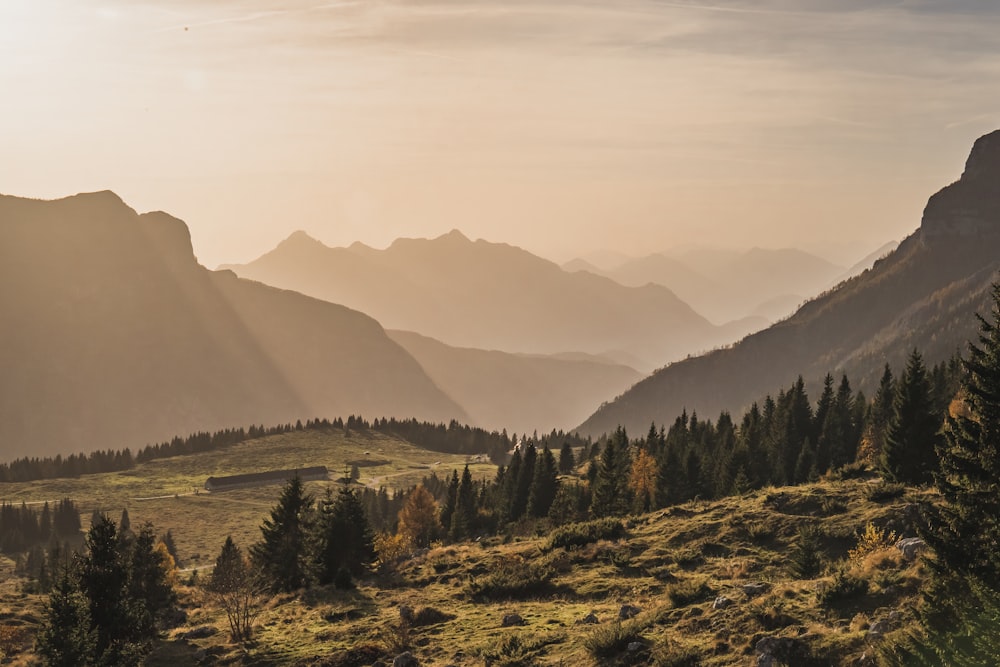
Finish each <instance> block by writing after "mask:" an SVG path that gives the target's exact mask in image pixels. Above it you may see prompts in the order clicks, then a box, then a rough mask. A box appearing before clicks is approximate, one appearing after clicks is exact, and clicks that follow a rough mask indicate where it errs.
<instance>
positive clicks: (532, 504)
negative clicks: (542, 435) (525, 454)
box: [528, 445, 559, 517]
mask: <svg viewBox="0 0 1000 667" xmlns="http://www.w3.org/2000/svg"><path fill="white" fill-rule="evenodd" d="M558 487H559V471H558V470H557V469H556V459H555V457H554V456H552V452H551V451H549V448H548V445H546V446H545V447H543V448H542V453H541V454H539V455H538V457H537V460H536V461H535V476H534V479H532V481H531V493H530V494H529V496H528V514H530V515H531V516H534V517H544V516H546V515H547V514H548V513H549V508H550V507H552V501H553V500H555V498H556V491H557V490H558Z"/></svg>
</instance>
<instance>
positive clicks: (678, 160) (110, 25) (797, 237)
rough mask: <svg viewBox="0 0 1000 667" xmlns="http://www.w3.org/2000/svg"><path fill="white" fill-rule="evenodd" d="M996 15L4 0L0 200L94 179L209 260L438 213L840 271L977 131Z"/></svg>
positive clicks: (522, 241) (781, 0) (991, 73)
mask: <svg viewBox="0 0 1000 667" xmlns="http://www.w3.org/2000/svg"><path fill="white" fill-rule="evenodd" d="M997 34H1000V5H998V4H997V3H995V2H992V1H991V0H960V1H949V2H931V1H929V0H926V1H912V2H910V1H897V2H889V1H883V2H879V1H871V2H867V1H864V0H849V1H844V0H812V1H803V2H793V1H792V0H766V1H761V2H751V1H749V0H745V1H739V0H718V1H717V2H714V3H711V4H709V3H701V2H686V1H676V2H652V1H640V0H625V1H622V2H615V3H596V2H570V1H567V2H553V3H546V2H533V3H528V2H517V1H513V2H512V1H509V0H507V1H504V2H500V1H499V0H495V1H490V0H471V1H465V2H450V3H449V2H394V1H385V2H326V3H323V2H303V1H301V0H294V1H290V2H280V3H279V2H273V1H267V0H241V1H240V2H202V1H200V0H199V1H196V0H161V1H152V0H150V1H145V2H134V1H129V2H125V1H124V0H103V1H101V2H96V1H93V0H73V1H69V0H65V1H62V2H59V1H54V0H4V2H3V3H2V4H0V89H2V90H3V94H2V99H0V127H2V128H3V130H2V132H0V137H2V140H0V146H2V151H3V157H4V159H3V161H2V163H0V191H2V192H5V193H11V194H17V195H22V196H31V197H41V198H54V197H61V196H65V195H67V194H71V193H74V192H81V191H95V190H102V189H113V190H115V191H116V192H117V193H119V194H120V195H121V196H122V197H123V199H124V200H125V201H127V202H129V204H130V205H132V206H134V207H135V208H137V209H139V210H140V211H145V210H156V209H162V210H166V211H169V212H170V213H172V214H174V215H177V216H178V217H180V218H183V219H184V220H185V221H187V223H188V224H189V225H190V228H191V231H192V236H193V242H194V248H195V252H196V254H197V255H198V256H199V259H200V260H201V261H202V262H203V263H205V264H207V265H209V266H215V265H217V264H219V263H222V262H240V261H247V260H250V259H252V258H254V257H256V256H258V255H260V254H262V253H263V252H266V251H267V250H269V249H270V248H272V247H274V245H275V244H276V243H277V242H278V241H279V240H281V239H282V238H284V237H286V236H287V235H288V234H289V233H290V232H291V231H293V230H295V229H305V230H308V231H309V232H310V233H311V234H312V235H313V236H315V237H317V238H319V239H320V240H322V241H324V242H325V243H327V244H330V245H344V244H349V243H351V242H353V241H356V240H360V241H363V242H365V243H368V244H370V245H374V246H378V247H381V246H384V245H386V244H387V243H389V242H390V241H391V240H392V239H394V238H396V237H398V236H427V237H429V236H436V235H438V234H441V233H443V232H445V231H447V230H449V229H451V228H460V229H462V230H463V231H464V232H465V233H466V234H468V235H469V236H471V237H473V238H476V237H484V238H488V239H491V240H497V241H506V242H510V243H515V244H518V245H521V246H523V247H525V248H528V249H530V250H532V251H534V252H538V253H540V254H542V255H545V256H548V257H551V258H553V259H557V260H563V259H569V258H570V257H573V256H575V255H580V254H586V253H588V252H590V251H593V250H596V249H605V250H607V249H613V250H617V251H621V252H625V253H629V254H643V253H646V252H650V251H653V250H662V249H666V248H669V247H671V246H676V245H691V244H697V243H710V244H716V245H718V244H720V243H722V244H725V245H729V246H742V247H749V246H751V245H762V246H766V247H783V246H790V245H796V246H799V247H804V248H806V249H811V250H820V251H822V253H823V254H824V255H825V256H827V257H828V258H833V259H837V260H840V261H845V262H847V261H851V260H853V259H857V258H858V257H860V256H861V255H862V254H864V253H865V252H867V251H869V250H871V249H873V248H874V247H876V246H878V245H880V244H881V243H883V242H884V241H886V240H889V239H893V238H896V239H898V238H901V237H902V236H904V235H905V234H907V233H908V232H909V231H910V230H912V229H913V228H914V226H915V225H916V224H917V223H918V222H919V219H920V206H921V204H922V202H924V201H926V198H927V195H928V194H930V193H931V192H932V191H934V190H935V189H936V188H937V187H939V186H940V184H941V183H942V182H946V181H947V180H948V179H949V178H953V176H954V174H955V173H957V172H959V171H960V167H961V164H962V161H963V159H964V153H965V151H966V150H967V147H968V145H969V143H970V142H971V140H972V139H973V138H975V137H976V136H978V135H980V134H982V133H984V132H985V131H987V130H990V129H993V128H995V127H996V126H997V125H998V124H1000V111H998V109H1000V56H998V54H997V49H996V35H997Z"/></svg>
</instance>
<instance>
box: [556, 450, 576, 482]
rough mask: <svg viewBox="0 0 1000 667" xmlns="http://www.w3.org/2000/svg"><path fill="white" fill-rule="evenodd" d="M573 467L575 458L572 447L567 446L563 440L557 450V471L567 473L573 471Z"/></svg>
mask: <svg viewBox="0 0 1000 667" xmlns="http://www.w3.org/2000/svg"><path fill="white" fill-rule="evenodd" d="M575 467H576V459H575V458H574V457H573V448H572V447H570V446H569V443H568V442H564V443H563V445H562V449H560V450H559V472H560V473H562V474H563V475H568V474H570V473H571V472H573V468H575Z"/></svg>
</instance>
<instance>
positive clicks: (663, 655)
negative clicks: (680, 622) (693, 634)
mask: <svg viewBox="0 0 1000 667" xmlns="http://www.w3.org/2000/svg"><path fill="white" fill-rule="evenodd" d="M652 658H653V660H652V664H653V665H655V667H698V665H700V664H701V655H700V654H699V653H698V651H697V650H696V649H695V648H694V647H691V646H682V645H681V644H679V643H678V642H676V641H673V640H671V639H669V638H668V639H664V640H662V641H660V642H657V644H656V646H654V647H653V656H652Z"/></svg>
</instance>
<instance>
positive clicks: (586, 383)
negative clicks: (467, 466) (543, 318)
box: [389, 331, 641, 433]
mask: <svg viewBox="0 0 1000 667" xmlns="http://www.w3.org/2000/svg"><path fill="white" fill-rule="evenodd" d="M389 337H390V338H392V339H393V340H394V341H396V342H397V343H399V344H400V345H402V346H403V348H404V349H406V351H407V352H409V353H410V354H412V355H413V357H414V358H415V359H416V360H417V361H418V362H420V365H421V366H422V367H423V368H424V370H425V371H427V374H428V375H429V376H430V377H431V379H432V380H434V382H435V383H436V384H437V385H438V386H439V387H441V389H443V390H444V391H445V392H446V393H447V394H448V395H449V396H456V397H460V398H461V401H462V405H463V406H464V407H465V409H466V411H467V412H468V415H469V423H470V424H474V425H476V426H481V427H483V428H486V429H491V430H492V429H496V430H499V429H503V428H506V429H507V430H508V431H511V432H517V433H531V432H533V431H535V430H538V431H539V432H540V433H547V432H549V431H550V430H552V429H553V428H559V429H568V428H570V427H572V426H575V425H576V424H579V423H580V421H581V420H583V419H585V418H586V417H587V415H589V414H590V412H591V410H593V407H594V406H595V405H598V404H600V403H601V402H603V401H607V400H611V399H612V398H614V396H616V395H617V394H619V393H621V392H622V391H624V390H625V389H627V388H628V387H630V386H632V385H633V384H634V383H635V382H637V381H638V380H639V379H640V378H641V375H640V374H639V372H638V371H636V370H634V369H632V368H629V367H628V366H623V365H619V364H613V363H610V362H602V361H596V360H593V359H583V358H577V359H565V358H556V357H548V356H528V355H518V354H510V353H508V352H498V351H486V350H475V349H469V348H457V347H451V346H449V345H445V344H444V343H441V342H439V341H436V340H434V339H432V338H427V337H426V336H421V335H420V334H416V333H412V332H409V331H389Z"/></svg>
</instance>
